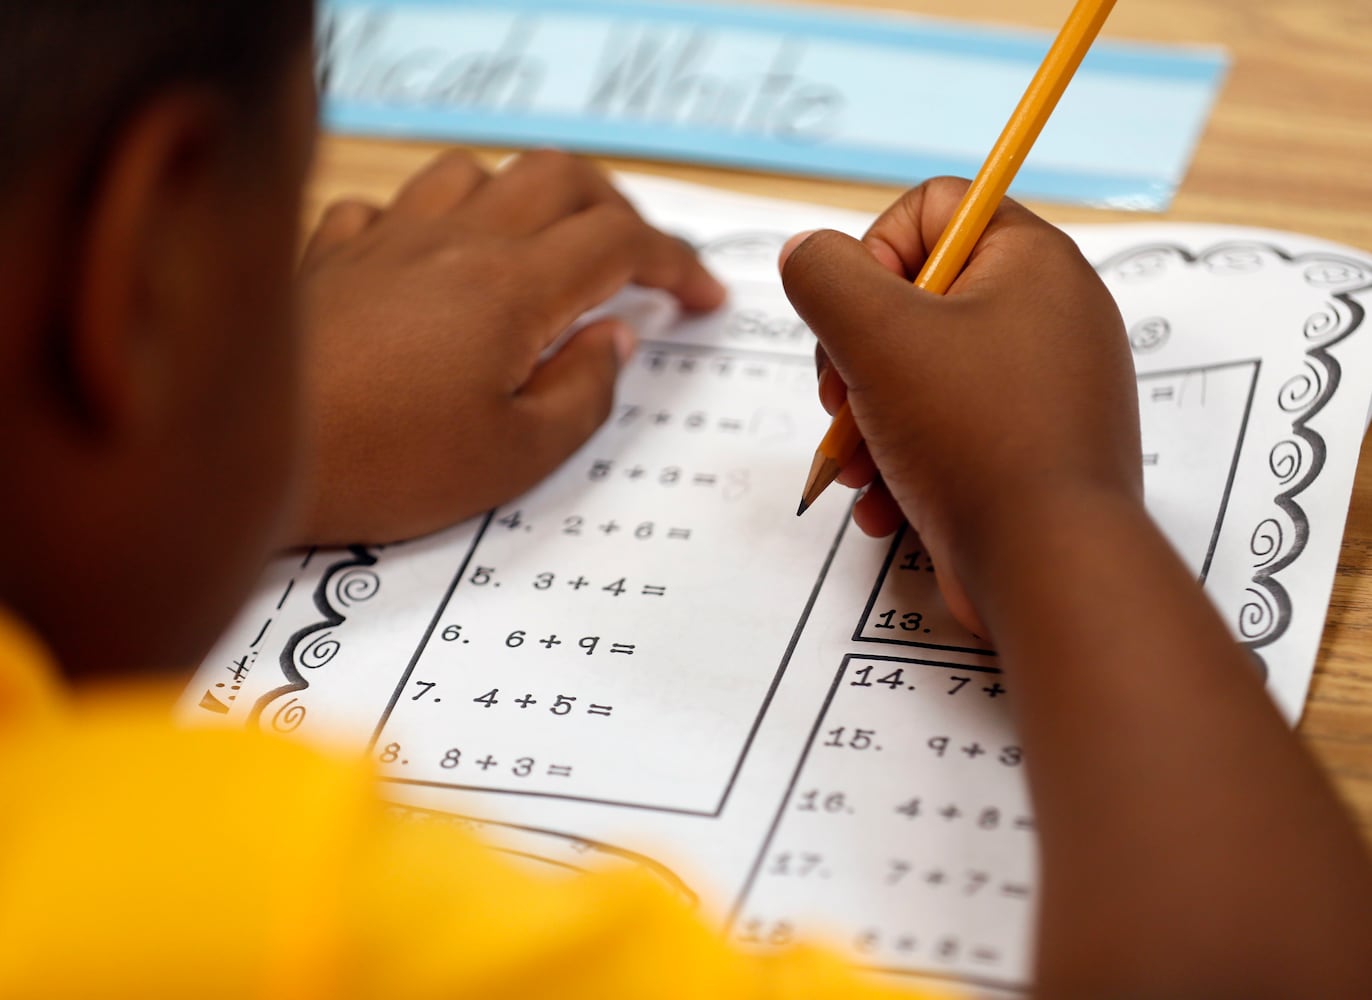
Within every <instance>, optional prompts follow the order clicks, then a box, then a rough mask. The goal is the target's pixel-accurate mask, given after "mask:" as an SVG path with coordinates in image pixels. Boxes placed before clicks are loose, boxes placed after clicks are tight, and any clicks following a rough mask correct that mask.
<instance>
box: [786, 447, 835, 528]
mask: <svg viewBox="0 0 1372 1000" xmlns="http://www.w3.org/2000/svg"><path fill="white" fill-rule="evenodd" d="M838 471H839V464H838V463H837V462H835V461H834V460H833V459H831V458H829V457H828V456H826V455H825V454H824V453H823V452H817V453H816V454H815V464H814V465H812V466H810V477H809V478H808V479H807V480H806V481H805V489H804V490H803V491H802V492H801V494H800V509H799V510H797V511H796V517H800V516H801V515H802V514H804V513H805V512H806V511H807V510H809V509H810V508H811V507H813V506H814V504H815V501H816V500H818V499H819V495H820V494H821V493H823V492H824V490H825V487H827V486H828V485H829V484H830V483H832V482H833V481H834V480H835V479H837V478H838Z"/></svg>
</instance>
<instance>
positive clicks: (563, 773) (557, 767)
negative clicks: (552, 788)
mask: <svg viewBox="0 0 1372 1000" xmlns="http://www.w3.org/2000/svg"><path fill="white" fill-rule="evenodd" d="M571 776H572V769H571V768H570V767H564V766H563V765H561V764H549V765H548V777H550V778H570V777H571Z"/></svg>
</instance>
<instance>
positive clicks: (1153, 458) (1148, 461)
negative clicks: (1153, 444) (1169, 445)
mask: <svg viewBox="0 0 1372 1000" xmlns="http://www.w3.org/2000/svg"><path fill="white" fill-rule="evenodd" d="M1143 464H1144V465H1157V464H1158V453H1157V452H1156V451H1155V452H1153V453H1152V454H1150V455H1144V456H1143Z"/></svg>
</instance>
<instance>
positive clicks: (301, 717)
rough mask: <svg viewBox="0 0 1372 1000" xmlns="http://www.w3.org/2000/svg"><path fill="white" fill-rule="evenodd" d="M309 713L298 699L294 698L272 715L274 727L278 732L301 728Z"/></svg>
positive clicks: (290, 731) (288, 731) (291, 731)
mask: <svg viewBox="0 0 1372 1000" xmlns="http://www.w3.org/2000/svg"><path fill="white" fill-rule="evenodd" d="M308 714H309V713H308V712H307V711H306V710H305V706H304V705H302V704H300V702H299V700H298V699H295V698H292V699H291V700H290V701H288V702H286V703H285V704H284V705H282V706H281V707H280V708H278V709H277V710H276V714H275V715H273V716H272V728H273V729H275V730H276V731H277V732H278V733H293V732H295V731H296V730H297V729H299V728H300V726H301V723H303V722H304V721H305V716H306V715H308Z"/></svg>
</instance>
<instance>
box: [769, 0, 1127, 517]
mask: <svg viewBox="0 0 1372 1000" xmlns="http://www.w3.org/2000/svg"><path fill="white" fill-rule="evenodd" d="M1114 6H1115V0H1078V2H1077V5H1076V6H1075V7H1074V8H1073V9H1072V13H1071V14H1070V15H1068V18H1067V22H1066V23H1065V24H1064V25H1063V27H1062V30H1061V31H1060V32H1059V33H1058V37H1057V39H1056V40H1055V41H1054V42H1053V45H1052V47H1051V48H1050V49H1049V50H1048V54H1047V55H1046V56H1045V57H1044V60H1043V63H1042V65H1040V66H1039V69H1038V72H1037V73H1035V74H1034V78H1033V79H1032V80H1031V81H1030V83H1029V87H1028V89H1027V90H1026V91H1025V92H1024V96H1023V97H1022V98H1021V99H1020V102H1019V105H1018V106H1017V107H1016V108H1015V111H1014V114H1012V115H1011V116H1010V120H1009V122H1008V123H1007V124H1006V126H1005V129H1004V131H1002V132H1001V135H1000V138H999V139H998V140H997V141H996V144H995V145H994V146H993V147H992V149H991V152H990V155H988V156H987V158H986V162H985V163H984V164H983V165H982V168H981V171H980V172H979V173H978V174H977V177H976V179H975V180H974V181H973V182H972V186H971V187H970V188H968V189H967V193H966V195H965V196H964V197H963V200H962V203H961V204H960V205H959V207H958V210H957V213H956V214H955V215H954V216H953V218H952V220H951V221H950V222H949V224H948V228H947V229H946V230H944V233H943V237H942V239H940V240H939V242H938V244H937V245H936V246H935V247H934V249H933V252H932V253H930V255H929V257H928V259H927V260H926V261H925V263H924V266H923V268H922V269H921V270H920V273H919V276H918V278H916V279H915V284H916V286H917V287H919V288H922V289H924V290H925V291H929V292H933V293H935V294H937V295H942V294H944V293H945V292H946V291H947V290H948V288H949V287H950V286H951V285H952V284H953V281H954V280H955V279H956V278H957V276H958V274H959V273H961V271H962V269H963V267H964V266H965V265H966V263H967V259H968V257H970V256H971V253H972V248H973V247H975V246H976V244H977V241H978V240H980V239H981V236H982V234H983V233H984V232H985V231H986V226H987V224H988V223H989V222H990V220H991V216H992V215H993V214H995V211H996V208H997V207H998V206H999V205H1000V203H1001V200H1002V199H1003V198H1004V197H1005V193H1006V191H1008V190H1009V188H1010V184H1011V183H1012V182H1013V181H1014V178H1015V174H1016V173H1017V172H1018V171H1019V168H1020V165H1021V164H1023V162H1024V160H1025V158H1026V157H1027V156H1028V155H1029V150H1030V149H1031V148H1032V147H1033V145H1034V141H1035V140H1036V139H1037V138H1038V136H1039V133H1040V132H1042V131H1043V127H1044V125H1046V124H1047V122H1048V118H1049V116H1050V115H1051V114H1052V113H1053V110H1054V109H1055V108H1056V107H1057V104H1058V101H1059V99H1060V98H1061V97H1062V94H1063V92H1064V91H1065V90H1066V89H1067V85H1068V83H1070V82H1071V80H1072V76H1073V75H1074V74H1075V73H1076V71H1077V67H1078V66H1080V65H1081V61H1082V59H1083V58H1085V56H1086V53H1087V51H1088V50H1089V49H1090V47H1091V44H1092V43H1093V42H1094V41H1095V39H1096V36H1097V35H1098V34H1099V33H1100V29H1101V27H1102V26H1103V25H1104V24H1105V20H1106V18H1107V17H1108V16H1109V15H1110V11H1111V10H1112V9H1113V8H1114ZM861 444H862V437H861V435H860V434H859V432H858V429H857V424H856V423H855V422H854V420H853V414H852V411H851V409H850V408H849V407H848V406H847V404H846V403H845V404H844V406H843V408H842V409H841V410H840V411H839V412H838V414H837V415H836V416H835V418H834V421H833V424H832V425H831V426H830V428H829V432H828V433H827V434H826V435H825V436H824V439H823V440H822V441H821V442H820V445H819V448H818V450H817V451H816V452H815V459H814V462H813V464H812V465H811V468H810V475H809V477H808V479H807V480H806V483H805V489H804V491H803V492H802V494H801V500H800V507H799V509H797V511H796V514H797V516H799V515H801V514H804V513H805V511H806V510H807V509H809V507H810V506H811V505H813V504H814V502H815V501H816V500H817V499H818V498H819V496H820V494H822V493H823V492H824V491H825V490H826V489H827V488H828V487H829V485H830V484H831V483H833V482H834V480H835V479H837V478H838V475H839V472H840V471H842V469H843V467H844V466H845V465H847V464H848V462H850V461H851V460H852V458H853V456H854V455H855V454H856V453H857V450H858V448H859V447H860V446H861Z"/></svg>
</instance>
